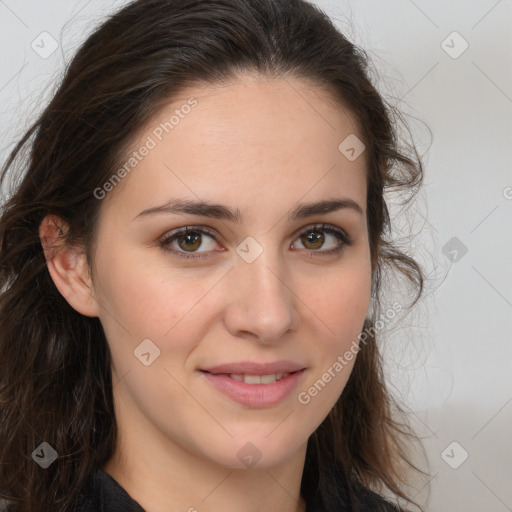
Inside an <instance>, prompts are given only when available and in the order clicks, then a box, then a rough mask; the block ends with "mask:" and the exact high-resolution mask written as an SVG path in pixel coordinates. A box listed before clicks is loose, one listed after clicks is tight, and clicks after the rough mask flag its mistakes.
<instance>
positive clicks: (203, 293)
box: [40, 75, 371, 512]
mask: <svg viewBox="0 0 512 512" xmlns="http://www.w3.org/2000/svg"><path fill="white" fill-rule="evenodd" d="M190 97H194V98H196V99H197V101H198V104H197V106H196V107H195V108H193V109H192V111H191V112H190V114H188V115H187V116H185V117H184V118H183V119H181V120H180V123H179V125H177V126H175V127H174V129H173V131H172V132H171V133H170V134H166V135H165V136H164V138H163V140H162V141H161V142H159V143H158V145H157V146H156V147H155V148H154V149H152V150H151V151H150V152H149V154H148V155H147V156H146V157H145V158H144V159H143V160H142V161H141V162H140V163H139V164H138V165H137V166H136V168H134V170H133V171H132V172H131V173H130V174H129V175H128V176H126V177H125V178H124V179H123V181H122V183H121V184H119V185H118V186H117V187H115V189H114V190H112V191H111V192H109V193H108V195H107V197H106V198H105V199H103V200H102V203H101V213H100V221H99V225H98V231H97V233H96V236H97V238H96V240H97V244H96V250H95V253H94V260H93V261H94V265H93V272H92V278H91V276H90V275H89V269H88V267H87V263H86V260H85V256H84V254H83V252H81V251H80V250H79V249H77V248H69V247H62V246H59V245H58V243H57V235H58V229H59V226H60V228H61V229H64V230H65V229H66V225H65V224H64V223H62V222H61V221H60V219H58V218H56V217H51V216H48V217H47V218H46V219H45V220H44V221H43V223H42V224H41V227H40V237H41V240H42V243H43V246H44V248H45V252H46V256H47V260H48V268H49V271H50V274H51V276H52V278H53V280H54V282H55V284H56V286H57V287H58V289H59V290H60V292H61V293H62V295H63V296H64V297H65V298H66V300H67V301H68V302H69V303H70V304H71V305H72V306H73V307H74V308H75V309H76V310H77V311H79V312H81V313H82V314H84V315H87V316H97V317H99V318H100V320H101V323H102V325H103V327H104V330H105V333H106V337H107V340H108V344H109V346H110V350H111V353H112V372H113V383H114V400H115V413H116V418H117V422H118V427H119V443H118V445H117V447H116V453H115V455H114V457H112V459H110V460H109V461H108V463H107V464H106V465H105V466H104V469H105V470H106V471H107V472H109V473H110V474H111V475H112V476H113V477H114V478H115V479H116V480H117V481H118V482H119V483H120V484H121V485H122V486H123V487H124V488H125V489H126V490H127V491H128V493H129V494H130V495H131V496H132V497H133V498H134V499H136V500H137V501H138V502H139V503H140V504H141V505H142V506H143V508H145V510H147V511H148V512H169V511H172V512H174V511H184V510H189V511H192V510H199V511H201V512H203V511H205V512H206V511H208V512H218V511H219V512H220V511H221V510H222V511H225V510H238V511H241V512H249V511H250V512H253V511H254V512H255V511H259V510H265V509H267V510H280V511H300V510H304V501H303V499H302V498H301V496H300V482H301V477H302V471H303V466H304V457H305V452H306V446H307V440H308V437H309V436H310V435H311V434H312V433H313V432H314V431H315V430H316V428H317V427H318V425H319V424H320V423H321V422H322V421H323V419H324V418H325V417H326V415H327V414H328V412H329V411H330V409H331V408H332V406H333V405H334V404H335V402H336V400H337V399H338V397H339V396H340V394H341V392H342V390H343V388H344V386H345V384H346V382H347V379H348V377H349V374H350V371H351V369H352V367H353V364H354V360H352V361H351V362H350V363H349V364H348V365H347V366H346V367H344V368H343V370H342V371H340V372H339V373H337V374H336V377H335V378H333V379H332V380H331V381H330V382H329V383H328V384H327V385H326V386H325V388H324V389H323V390H322V391H321V392H319V393H318V395H317V396H316V397H313V398H312V399H311V401H310V402H309V403H308V404H307V405H303V404H301V403H299V401H298V399H297V396H298V394H299V392H301V391H304V390H307V389H308V388H309V387H310V386H312V385H313V384H314V383H315V382H316V381H317V380H318V379H320V378H321V377H322V374H324V373H325V372H326V371H327V369H328V368H329V367H332V365H333V363H334V362H335V361H336V358H337V357H338V356H340V355H342V354H344V353H345V351H346V350H348V349H349V347H350V345H351V344H352V343H353V341H354V340H357V335H358V334H359V333H360V332H361V329H362V326H363V322H364V319H365V316H366V314H367V311H368V305H369V301H370V293H371V264H370V249H369V241H368V233H367V227H366V226H367V221H366V164H365V159H364V153H363V155H362V156H361V157H359V158H357V159H356V160H355V161H349V160H348V159H347V158H346V157H345V156H344V155H343V154H342V153H341V152H340V151H339V150H338V145H339V144H340V142H341V141H343V140H344V139H345V138H346V137H347V136H348V135H350V134H357V133H358V131H357V128H356V125H355V124H354V121H353V119H352V117H351V116H350V115H349V114H348V113H347V112H346V111H344V110H343V109H341V108H340V106H339V105H337V104H336V105H335V104H334V102H333V101H332V99H331V97H330V96H328V94H327V92H325V91H323V90H321V89H320V88H318V87H312V86H311V84H308V83H307V82H305V81H304V80H302V79H297V78H290V77H288V78H286V79H283V78H281V79H275V80H270V79H264V78H261V77H254V76H249V75H244V76H241V77H238V78H237V79H235V80H233V81H231V82H230V83H226V84H223V85H207V86H203V85H197V86H194V87H191V88H189V89H187V90H186V91H184V92H183V93H182V94H181V95H180V98H179V99H176V100H175V101H173V102H172V103H170V104H169V105H167V106H166V107H165V109H163V110H162V111H161V112H160V113H159V114H158V116H157V117H156V118H155V119H154V120H153V121H152V122H151V123H149V124H148V126H147V127H146V128H145V129H144V130H143V131H142V132H141V133H140V134H139V137H138V139H137V141H135V143H134V144H133V148H138V147H140V146H141V145H142V144H143V143H144V141H145V140H146V138H147V136H148V135H151V133H152V130H154V128H155V127H156V126H158V124H159V123H160V122H162V121H164V120H168V119H169V117H170V115H171V114H172V113H173V111H174V110H175V109H176V108H179V107H180V105H183V104H184V103H185V102H186V100H187V98H190ZM177 198H181V199H190V200H198V199H199V198H200V199H201V200H204V201H211V202H215V203H220V204H223V205H226V206H229V207H230V208H232V209H239V210H240V213H241V214H243V221H242V222H240V223H235V222H232V221H230V220H226V219H216V218H211V217H205V216H196V215H191V214H176V213H174V214H170V213H162V214H155V215H151V216H150V215H148V216H143V217H141V218H138V219H135V220H134V218H135V217H136V216H137V215H138V214H139V213H140V212H141V211H143V210H145V209H148V208H151V207H154V206H159V205H162V204H164V203H166V202H167V201H169V200H170V199H177ZM335 198H350V199H352V200H353V201H355V202H356V203H358V204H359V205H360V206H361V208H362V211H363V212H362V214H359V213H357V212H356V211H355V210H352V209H348V208H345V209H340V210H338V211H335V212H330V213H322V214H316V215H313V216H311V217H308V218H304V219H299V220H288V218H287V213H288V212H289V211H290V210H291V209H292V208H294V207H295V206H297V204H298V203H310V202H316V201H321V200H326V199H335ZM315 223H325V224H328V225H329V226H332V227H334V228H338V229H341V230H343V231H345V232H346V233H347V234H348V235H349V236H350V238H351V239H352V244H351V245H345V246H344V247H343V250H342V252H341V253H338V254H330V255H328V254H323V255H322V252H325V251H326V250H328V249H330V248H334V247H337V246H339V245H340V242H339V241H338V240H337V239H336V238H335V237H333V236H332V235H330V234H328V233H326V232H324V231H321V230H320V231H318V230H315V233H317V236H321V235H324V236H325V239H324V245H322V243H321V242H308V239H307V238H305V237H302V238H301V236H300V235H301V234H303V233H304V232H305V231H307V228H308V227H310V226H312V225H314V224H315ZM185 226H196V227H199V226H202V227H203V226H204V227H209V228H211V229H213V230H215V233H216V237H215V239H212V238H210V237H208V236H207V235H203V237H202V242H199V243H198V244H196V245H194V249H193V250H195V251H196V254H197V253H198V251H199V252H201V254H203V255H206V257H204V258H198V259H183V258H179V257H178V256H176V255H173V253H171V252H168V251H165V249H164V247H162V245H160V244H159V240H160V239H161V238H162V237H163V236H164V235H166V234H168V233H170V232H172V231H173V230H176V229H178V228H182V227H185ZM248 236H250V237H253V238H254V239H255V240H256V241H257V242H258V244H259V245H260V246H261V248H262V249H263V252H262V254H261V255H260V256H259V257H258V258H257V259H256V260H255V261H253V262H252V263H247V262H246V261H244V259H242V258H241V257H240V256H239V255H238V254H237V252H236V248H237V247H238V246H239V244H241V242H242V241H244V240H245V239H246V237H248ZM201 243H202V245H201ZM184 247H185V248H186V247H187V246H186V245H184V244H183V242H182V244H181V245H178V242H177V241H174V242H173V243H172V248H174V249H175V250H176V251H180V250H181V252H182V253H185V254H186V251H185V249H184ZM197 247H198V248H197ZM216 249H218V250H216ZM221 249H223V250H221ZM144 339H151V340H152V342H153V343H154V344H155V345H156V346H157V347H158V348H159V350H160V356H159V357H157V358H156V359H155V360H154V361H153V362H152V363H151V364H150V365H149V366H145V365H143V364H142V363H141V362H140V361H139V360H138V359H137V358H136V357H135V356H134V349H136V347H137V346H138V345H139V344H140V343H141V341H142V340H144ZM283 359H287V360H292V361H295V362H300V363H302V364H303V365H304V366H305V367H306V371H305V372H304V374H303V375H302V377H301V380H300V382H299V385H298V387H297V388H296V389H295V390H294V391H293V392H292V393H290V394H289V395H288V396H287V397H286V398H285V399H283V400H282V401H280V402H279V403H278V404H276V405H273V406H270V407H250V406H243V405H240V404H238V403H235V402H233V401H232V400H231V399H230V398H228V397H226V396H225V395H223V394H221V393H220V392H219V391H218V390H216V389H215V388H213V386H212V385H211V384H210V383H209V382H207V381H206V380H205V379H204V377H203V375H202V374H201V373H200V372H199V371H198V369H199V368H204V367H206V366H212V365H216V364H221V363H226V362H233V361H255V362H270V361H277V360H283ZM248 442H250V443H252V444H253V445H255V446H256V447H257V449H258V450H259V452H260V453H261V459H260V460H259V461H258V463H257V464H256V465H255V466H254V467H252V468H247V467H245V466H244V464H243V463H242V462H241V461H240V460H239V458H238V457H237V452H238V451H239V450H240V449H241V448H242V447H243V446H244V445H246V443H248Z"/></svg>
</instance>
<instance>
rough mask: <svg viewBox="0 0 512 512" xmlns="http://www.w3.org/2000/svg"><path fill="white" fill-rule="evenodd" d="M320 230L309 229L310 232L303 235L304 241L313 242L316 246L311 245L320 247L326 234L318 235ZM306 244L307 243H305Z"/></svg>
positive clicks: (316, 247)
mask: <svg viewBox="0 0 512 512" xmlns="http://www.w3.org/2000/svg"><path fill="white" fill-rule="evenodd" d="M317 233H319V231H309V232H308V233H305V234H304V235H302V236H301V240H302V242H303V243H304V242H307V243H311V244H313V245H314V247H311V248H312V249H319V248H320V247H322V245H323V244H324V238H325V237H324V235H323V234H320V235H318V234H317ZM304 245H306V244H305V243H304Z"/></svg>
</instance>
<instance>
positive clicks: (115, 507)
mask: <svg viewBox="0 0 512 512" xmlns="http://www.w3.org/2000/svg"><path fill="white" fill-rule="evenodd" d="M72 512H145V510H144V509H143V508H142V507H141V506H140V504H139V503H137V502H136V501H135V500H134V499H133V498H132V497H131V496H130V495H129V494H128V493H127V492H126V490H125V489H123V487H121V485H120V484H119V483H118V482H117V481H116V480H115V479H114V478H113V477H112V476H110V475H109V474H108V473H107V472H106V471H103V470H102V469H97V470H96V471H94V472H93V473H91V475H90V476H89V479H88V480H87V482H86V484H85V485H84V486H83V488H82V490H81V492H80V496H79V498H78V500H77V502H76V506H75V508H74V509H73V510H72Z"/></svg>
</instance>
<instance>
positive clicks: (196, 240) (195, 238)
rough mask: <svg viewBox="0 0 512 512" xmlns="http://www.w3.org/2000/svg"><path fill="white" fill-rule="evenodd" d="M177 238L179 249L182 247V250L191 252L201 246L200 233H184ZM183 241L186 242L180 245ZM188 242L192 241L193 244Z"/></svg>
mask: <svg viewBox="0 0 512 512" xmlns="http://www.w3.org/2000/svg"><path fill="white" fill-rule="evenodd" d="M177 240H178V245H179V246H180V249H183V250H184V251H189V252H193V251H195V250H196V249H199V247H200V246H201V235H200V234H199V233H196V234H192V233H186V234H184V235H180V236H178V237H177ZM183 241H185V243H186V245H185V246H183V245H182V242H183ZM189 242H192V244H193V245H190V244H189Z"/></svg>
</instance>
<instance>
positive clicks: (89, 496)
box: [76, 469, 399, 512]
mask: <svg viewBox="0 0 512 512" xmlns="http://www.w3.org/2000/svg"><path fill="white" fill-rule="evenodd" d="M336 491H337V492H335V493H334V494H332V496H331V497H329V498H328V499H326V500H324V497H323V496H322V493H321V492H320V489H318V488H317V490H316V491H315V492H313V493H311V495H309V496H304V497H305V499H306V503H307V509H306V512H378V511H382V512H399V511H398V509H397V508H396V507H394V506H393V505H392V504H391V503H389V502H387V501H385V500H384V499H383V498H382V497H381V496H379V495H378V494H375V493H373V492H371V491H369V490H368V489H365V488H363V487H361V488H360V489H359V491H358V492H357V498H356V501H357V502H355V501H354V500H349V499H348V497H347V496H348V495H347V493H346V491H345V488H344V486H343V485H341V484H340V483H339V485H337V487H336ZM324 494H325V493H324ZM76 512H146V511H145V510H144V509H143V508H142V507H141V506H140V504H139V503H137V502H136V501H135V500H134V499H133V498H132V497H131V496H130V495H129V494H128V493H127V492H126V490H125V489H123V487H121V485H120V484H119V483H118V482H117V481H116V480H115V479H114V478H113V477H112V476H110V475H109V474H108V473H107V472H105V471H103V470H102V469H98V470H97V471H96V472H94V473H93V474H91V476H90V478H89V480H88V481H87V483H86V485H85V486H84V488H83V491H82V493H81V500H80V504H79V505H78V506H77V508H76Z"/></svg>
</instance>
